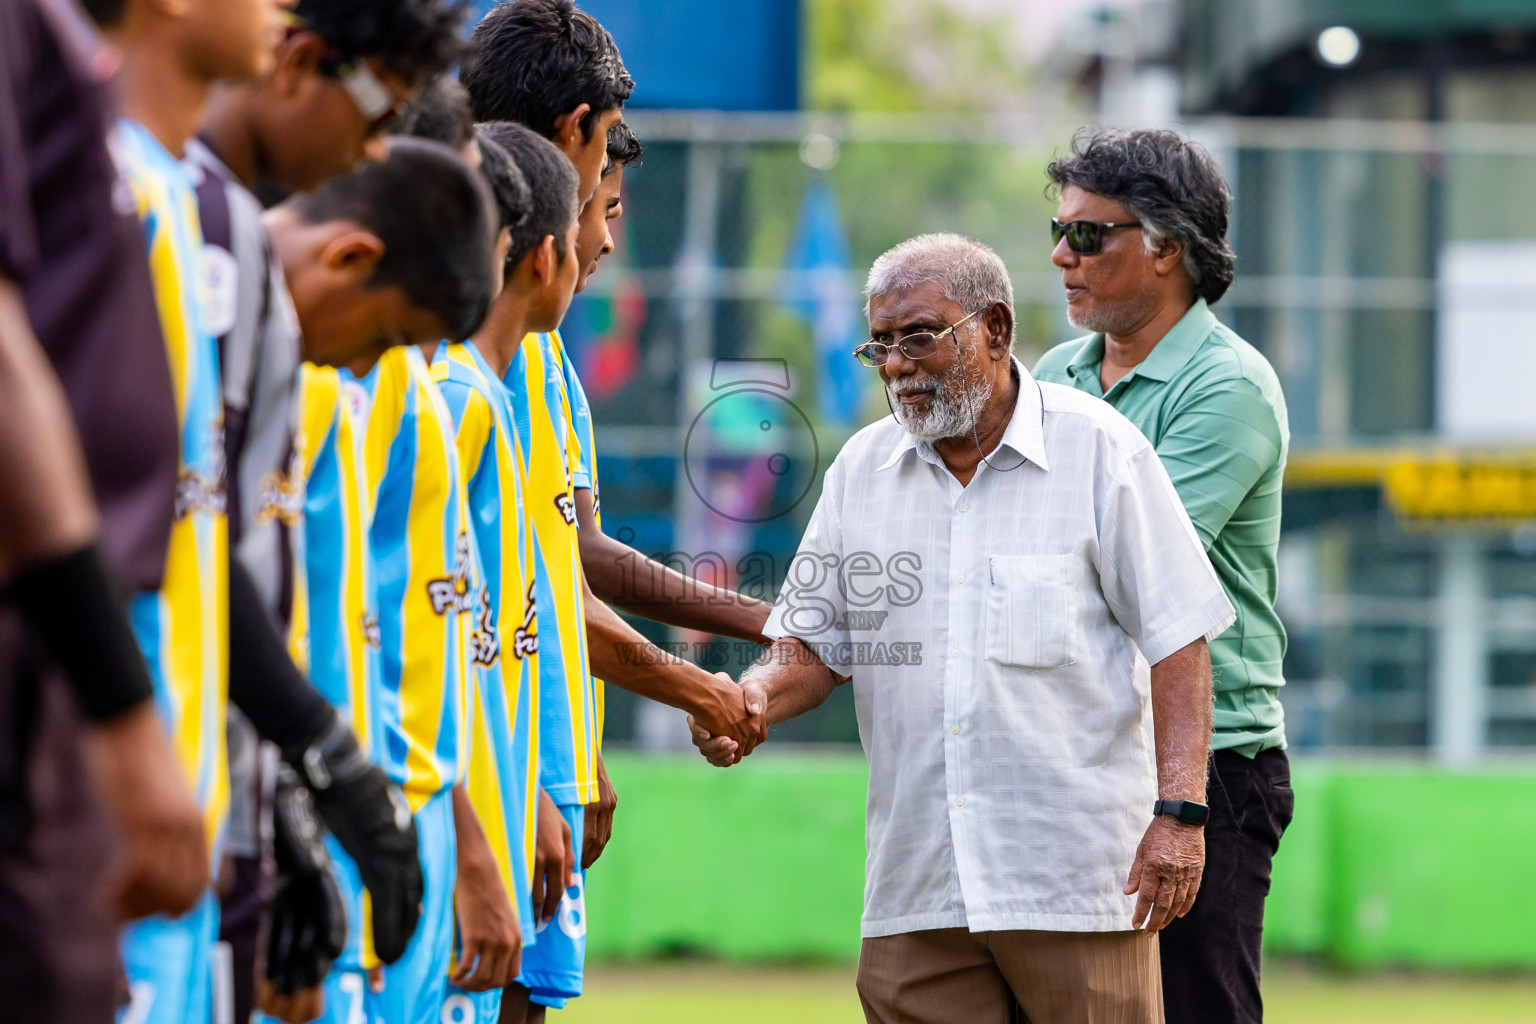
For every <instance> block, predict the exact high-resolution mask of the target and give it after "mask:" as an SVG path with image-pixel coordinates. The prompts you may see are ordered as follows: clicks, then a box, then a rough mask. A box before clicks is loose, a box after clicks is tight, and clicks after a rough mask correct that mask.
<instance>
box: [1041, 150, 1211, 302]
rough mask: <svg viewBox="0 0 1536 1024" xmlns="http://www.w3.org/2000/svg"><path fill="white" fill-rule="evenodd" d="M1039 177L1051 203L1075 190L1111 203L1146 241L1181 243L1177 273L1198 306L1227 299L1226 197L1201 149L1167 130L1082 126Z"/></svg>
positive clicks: (1205, 153) (1208, 158)
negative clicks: (1064, 151) (1120, 208)
mask: <svg viewBox="0 0 1536 1024" xmlns="http://www.w3.org/2000/svg"><path fill="white" fill-rule="evenodd" d="M1045 173H1046V175H1047V177H1049V178H1050V179H1051V184H1050V185H1049V186H1048V187H1047V193H1048V194H1050V195H1051V196H1052V197H1053V198H1055V197H1059V196H1060V195H1061V191H1062V189H1064V188H1066V187H1067V186H1068V185H1076V186H1077V187H1078V188H1080V189H1082V190H1083V191H1084V192H1092V193H1093V194H1094V195H1097V196H1104V197H1105V198H1108V199H1113V200H1115V201H1117V202H1119V203H1120V204H1121V205H1123V206H1124V207H1125V209H1126V211H1127V212H1128V213H1130V215H1131V216H1132V217H1134V218H1136V219H1137V220H1139V221H1141V224H1142V231H1143V232H1144V233H1145V235H1146V236H1147V237H1148V238H1149V239H1152V238H1171V239H1173V240H1174V241H1177V242H1182V243H1183V245H1184V263H1183V265H1184V271H1185V273H1187V274H1188V275H1189V280H1190V282H1191V283H1192V284H1193V285H1194V286H1195V294H1196V295H1197V296H1199V297H1200V298H1203V299H1205V301H1206V302H1215V301H1216V300H1218V299H1220V298H1221V297H1222V296H1223V295H1225V294H1226V293H1227V288H1229V287H1230V286H1231V284H1232V266H1233V263H1234V261H1235V260H1236V256H1235V255H1234V254H1233V252H1232V249H1231V248H1230V247H1229V246H1228V245H1227V212H1228V210H1229V209H1230V208H1231V206H1232V193H1231V191H1230V190H1229V189H1228V188H1227V182H1226V179H1225V178H1224V177H1222V174H1221V169H1220V168H1219V167H1217V166H1216V161H1215V159H1214V158H1212V156H1211V154H1210V152H1209V151H1207V150H1206V149H1205V147H1203V146H1201V145H1198V144H1197V143H1194V142H1189V141H1187V140H1185V139H1183V138H1181V137H1180V136H1179V135H1178V133H1176V132H1170V131H1152V130H1142V131H1129V132H1127V131H1119V130H1114V129H1103V128H1100V129H1088V128H1084V129H1083V130H1082V131H1079V132H1078V133H1077V134H1076V135H1074V136H1073V137H1072V152H1071V153H1069V154H1068V155H1066V156H1062V157H1057V158H1056V159H1055V160H1052V161H1051V164H1050V166H1049V167H1047V168H1046V169H1045Z"/></svg>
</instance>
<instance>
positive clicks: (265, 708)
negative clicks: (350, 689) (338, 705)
mask: <svg viewBox="0 0 1536 1024" xmlns="http://www.w3.org/2000/svg"><path fill="white" fill-rule="evenodd" d="M229 699H230V702H231V703H233V704H234V705H235V707H237V708H239V709H240V710H241V711H243V712H245V717H247V718H249V719H250V720H251V724H252V725H254V726H256V731H257V732H259V733H261V734H262V736H264V737H266V738H267V739H269V740H271V741H272V742H273V743H276V744H277V745H278V746H280V747H284V748H287V747H292V746H307V745H308V744H309V743H310V742H311V741H312V740H313V739H314V738H315V737H316V736H318V735H319V734H320V733H321V732H322V731H324V729H325V728H326V726H328V725H329V724H330V723H331V722H332V721H333V720H334V719H335V717H336V712H335V710H334V709H333V708H332V707H331V706H330V704H328V703H326V700H325V698H324V697H322V696H321V695H320V691H319V690H317V689H315V686H314V684H313V683H311V682H310V681H309V680H308V679H306V678H304V674H303V673H302V672H300V671H299V668H298V666H297V665H295V664H294V663H293V659H292V658H290V657H289V656H288V649H287V648H286V647H284V646H283V640H282V637H280V636H279V635H278V632H277V627H276V626H274V625H273V624H272V620H271V619H270V618H268V617H267V613H266V610H265V609H264V608H262V606H261V597H260V595H258V594H257V592H256V584H255V583H253V582H252V581H251V577H250V575H249V574H248V573H247V572H246V571H245V567H244V566H243V565H241V564H240V560H239V559H237V558H231V559H230V565H229Z"/></svg>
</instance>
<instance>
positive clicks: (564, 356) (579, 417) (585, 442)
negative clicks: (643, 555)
mask: <svg viewBox="0 0 1536 1024" xmlns="http://www.w3.org/2000/svg"><path fill="white" fill-rule="evenodd" d="M539 337H540V339H541V340H542V341H543V342H544V345H545V347H546V349H548V350H549V351H550V352H552V353H553V354H554V356H555V358H556V359H558V360H559V361H560V376H561V378H562V379H563V380H564V381H565V395H566V399H567V402H568V407H569V409H570V413H571V431H572V433H571V441H572V442H573V443H572V444H571V445H569V446H567V451H568V454H567V460H568V461H569V464H570V467H571V489H572V490H578V491H579V490H581V489H582V488H583V487H585V488H588V489H589V490H591V492H592V518H593V520H594V521H595V522H596V524H597V527H598V529H602V526H603V502H602V497H601V494H600V492H599V490H598V486H597V445H596V441H595V439H594V437H593V431H592V404H591V403H590V402H588V401H587V389H586V388H584V387H582V386H581V378H580V377H579V376H577V374H576V362H575V360H573V359H572V358H571V357H570V355H569V354H568V353H567V352H566V351H565V345H564V343H563V342H562V341H561V340H560V332H559V331H551V332H550V333H549V334H541V335H540V336H539ZM606 697H607V692H606V691H605V690H604V688H603V681H602V680H601V679H598V678H596V677H594V678H593V680H592V699H593V701H594V704H595V707H596V709H597V710H596V713H595V716H594V717H595V718H596V720H597V742H598V749H599V750H601V749H602V742H603V722H604V718H605V714H606V711H607V700H606Z"/></svg>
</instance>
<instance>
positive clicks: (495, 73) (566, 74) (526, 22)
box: [459, 0, 635, 140]
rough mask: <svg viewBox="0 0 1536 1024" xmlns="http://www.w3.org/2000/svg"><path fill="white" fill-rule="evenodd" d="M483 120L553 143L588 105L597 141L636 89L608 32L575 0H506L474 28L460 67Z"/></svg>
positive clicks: (588, 123) (587, 127)
mask: <svg viewBox="0 0 1536 1024" xmlns="http://www.w3.org/2000/svg"><path fill="white" fill-rule="evenodd" d="M459 80H460V81H461V82H463V83H464V87H465V88H466V89H468V90H469V97H470V100H471V101H472V102H473V103H474V105H475V119H476V120H478V121H514V122H516V123H518V124H523V125H527V126H528V127H529V128H532V129H533V130H534V131H536V132H538V133H539V134H540V135H542V136H544V137H545V138H546V139H551V138H554V136H555V122H556V121H557V120H559V119H560V118H561V117H564V116H565V115H566V114H569V113H570V112H571V111H573V110H575V109H576V108H577V107H579V106H581V104H583V103H586V104H589V105H590V106H591V107H592V112H591V113H590V114H588V115H587V116H586V117H584V118H583V119H582V121H581V132H582V139H583V140H590V139H591V138H592V132H593V130H594V129H595V128H596V127H597V119H598V117H599V116H600V115H601V114H602V113H603V112H604V111H607V110H615V109H618V108H620V107H622V106H624V103H625V101H626V100H628V99H629V95H630V93H632V92H634V89H635V80H634V79H633V78H630V77H629V72H628V71H626V70H625V69H624V61H623V60H622V59H620V57H619V48H618V46H617V45H616V44H615V43H614V41H613V36H611V35H609V34H608V31H607V29H605V28H603V26H601V25H599V24H598V23H597V20H596V19H595V18H593V17H592V15H590V14H588V13H586V12H585V11H580V10H577V9H576V5H575V4H573V3H572V2H571V0H506V2H504V3H499V4H497V5H496V6H495V7H494V8H492V9H491V11H490V13H488V14H487V15H486V16H485V17H484V18H482V19H481V20H480V24H478V25H476V26H475V32H474V35H472V36H471V37H470V40H469V53H468V54H467V55H466V56H465V58H464V64H463V66H462V67H461V68H460V70H459Z"/></svg>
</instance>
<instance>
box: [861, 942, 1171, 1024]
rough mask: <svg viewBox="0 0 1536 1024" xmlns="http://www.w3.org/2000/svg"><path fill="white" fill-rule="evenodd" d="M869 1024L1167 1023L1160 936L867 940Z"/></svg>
mask: <svg viewBox="0 0 1536 1024" xmlns="http://www.w3.org/2000/svg"><path fill="white" fill-rule="evenodd" d="M858 987H859V999H860V1000H861V1001H862V1002H863V1004H864V1018H865V1020H867V1021H868V1022H869V1024H1018V1022H1021V1021H1023V1022H1028V1024H1163V982H1162V975H1161V973H1160V972H1159V969H1158V954H1157V936H1156V935H1149V934H1147V933H1146V932H1139V931H1125V932H1026V931H1017V932H969V931H966V930H965V929H964V928H941V929H936V930H934V931H922V932H906V933H904V934H901V935H890V936H885V937H882V938H878V939H865V940H864V947H863V950H862V952H861V953H860V954H859V978H858Z"/></svg>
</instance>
